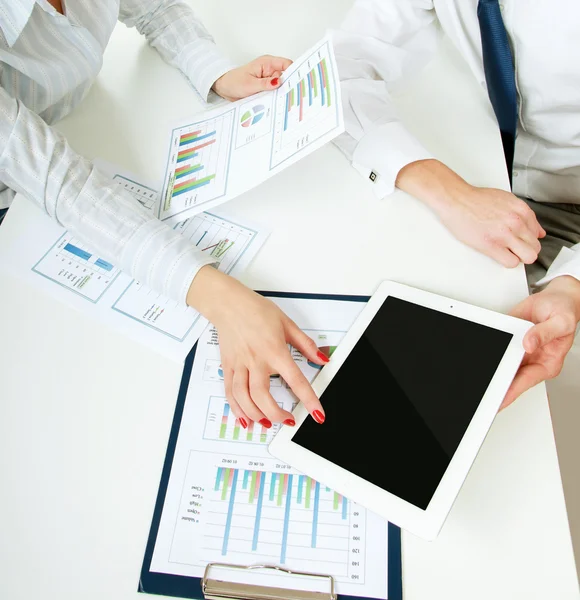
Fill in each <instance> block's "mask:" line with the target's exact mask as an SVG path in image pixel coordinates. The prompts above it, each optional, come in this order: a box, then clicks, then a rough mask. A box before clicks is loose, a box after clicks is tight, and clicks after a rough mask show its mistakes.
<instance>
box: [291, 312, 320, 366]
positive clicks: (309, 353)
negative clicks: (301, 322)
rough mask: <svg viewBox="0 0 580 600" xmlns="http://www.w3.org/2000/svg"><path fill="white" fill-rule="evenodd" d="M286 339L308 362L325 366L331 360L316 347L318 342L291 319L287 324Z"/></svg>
mask: <svg viewBox="0 0 580 600" xmlns="http://www.w3.org/2000/svg"><path fill="white" fill-rule="evenodd" d="M285 330H286V339H287V341H288V342H289V343H290V344H292V346H294V348H296V350H298V351H299V352H300V353H301V354H302V356H304V357H305V358H306V359H307V360H309V361H311V362H314V363H316V364H317V365H325V364H326V363H327V362H328V361H329V358H328V357H327V356H326V355H324V354H323V353H322V352H321V351H320V350H319V349H318V346H317V345H316V342H315V341H314V340H313V339H312V338H311V337H310V336H309V335H307V334H306V333H304V332H303V331H302V329H300V327H298V325H296V323H294V321H292V320H291V319H288V321H287V322H286V323H285Z"/></svg>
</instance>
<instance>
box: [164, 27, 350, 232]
mask: <svg viewBox="0 0 580 600" xmlns="http://www.w3.org/2000/svg"><path fill="white" fill-rule="evenodd" d="M281 79H282V81H283V84H282V86H281V87H280V88H278V89H276V90H273V91H271V92H263V93H261V94H256V95H255V96H252V97H250V98H245V99H243V100H238V101H237V102H233V103H231V104H228V105H226V106H225V107H221V108H219V109H215V110H212V111H209V112H205V113H202V114H200V115H197V117H193V118H192V119H191V120H189V121H188V122H184V123H179V124H177V125H176V127H174V129H173V130H172V132H171V135H170V140H169V150H168V157H167V165H166V170H165V177H164V185H163V191H162V201H161V203H160V205H159V209H158V214H159V218H160V219H162V220H164V221H165V220H168V221H169V222H171V223H175V222H177V221H179V220H181V219H183V218H184V217H185V216H190V215H193V214H196V213H197V212H200V211H202V210H207V209H208V208H211V207H213V206H216V205H217V204H220V203H222V202H225V201H227V200H230V199H232V198H234V197H236V196H238V195H239V194H241V193H243V192H246V191H248V190H249V189H251V188H253V187H255V186H256V185H258V184H260V183H261V182H263V181H265V180H266V179H268V178H269V177H271V176H272V175H274V174H276V173H278V172H279V171H281V170H282V169H285V168H286V167H287V166H289V165H291V164H293V163H294V162H296V161H297V160H299V159H300V158H302V157H304V156H307V155H308V154H310V153H311V152H313V151H314V150H316V149H318V148H320V147H321V146H322V145H324V144H325V143H327V142H329V141H330V140H332V139H333V138H334V137H336V136H337V135H339V134H340V133H342V131H343V130H344V123H343V115H342V105H341V99H340V86H339V79H338V74H337V70H336V61H335V58H334V52H333V49H332V42H331V40H330V38H325V39H323V40H322V41H321V42H319V43H318V44H317V45H316V46H314V47H313V48H312V49H311V50H309V51H308V52H306V53H305V54H304V55H303V56H301V57H300V58H299V59H297V60H296V61H295V62H294V63H293V64H292V66H291V67H290V68H289V69H288V70H287V71H285V72H284V73H283V75H282V78H281Z"/></svg>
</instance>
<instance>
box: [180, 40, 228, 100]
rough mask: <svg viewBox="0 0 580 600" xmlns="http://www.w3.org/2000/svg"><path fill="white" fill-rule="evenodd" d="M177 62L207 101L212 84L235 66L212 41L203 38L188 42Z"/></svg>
mask: <svg viewBox="0 0 580 600" xmlns="http://www.w3.org/2000/svg"><path fill="white" fill-rule="evenodd" d="M179 62H180V65H181V68H182V71H183V72H184V73H185V74H186V75H187V77H188V78H189V80H190V81H191V83H192V84H193V86H194V87H195V89H196V90H197V92H198V93H199V95H200V96H201V98H202V100H203V101H204V102H207V101H208V99H209V97H210V92H211V88H212V86H213V84H214V83H215V82H216V81H217V80H218V79H219V78H220V77H221V76H222V75H225V74H226V73H227V72H228V71H231V70H232V69H235V68H236V67H237V65H235V64H234V63H232V62H231V61H230V60H228V59H227V58H225V57H224V56H223V55H222V54H221V53H220V51H219V50H218V49H217V47H216V45H215V44H214V43H213V42H211V41H210V40H205V39H199V40H196V41H195V42H193V43H191V44H188V45H187V46H186V47H185V48H184V49H183V51H182V53H181V56H180V61H179Z"/></svg>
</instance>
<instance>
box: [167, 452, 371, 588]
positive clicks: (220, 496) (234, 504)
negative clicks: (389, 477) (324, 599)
mask: <svg viewBox="0 0 580 600" xmlns="http://www.w3.org/2000/svg"><path fill="white" fill-rule="evenodd" d="M207 458H208V459H209V456H208V457H207ZM213 458H214V464H213V465H211V464H209V463H207V462H206V460H205V458H204V460H203V461H199V460H196V461H191V460H190V465H189V467H188V473H187V476H186V481H185V484H184V488H183V489H184V492H183V497H182V500H181V509H180V517H181V518H178V520H177V523H176V528H175V532H174V536H173V543H172V548H171V560H172V561H175V562H180V563H185V564H197V563H198V562H199V561H203V562H208V561H220V560H221V561H227V562H232V563H238V564H251V563H252V562H258V563H259V562H272V563H275V564H280V565H283V566H286V567H288V568H294V569H297V570H305V571H308V572H321V573H329V574H331V575H333V576H334V577H335V578H337V579H338V580H343V581H350V582H352V581H353V580H356V581H357V583H364V575H365V573H364V563H365V557H364V548H365V539H366V512H365V510H364V509H363V508H361V507H359V506H358V505H356V504H353V503H351V502H350V501H349V500H348V499H347V498H345V497H343V496H341V495H340V494H337V493H336V492H334V491H333V490H331V489H329V488H328V487H326V486H324V485H323V484H321V483H320V482H318V481H315V480H313V479H311V478H310V477H308V476H306V475H302V474H300V473H296V472H294V471H293V470H291V469H290V468H289V467H288V466H287V465H277V466H276V467H275V468H274V470H271V469H268V468H252V467H251V466H248V467H247V468H246V467H243V468H240V467H238V466H236V465H230V464H228V463H230V462H236V461H235V460H234V461H232V460H231V459H228V458H222V459H221V461H223V464H222V465H221V466H215V465H216V463H218V464H219V462H221V461H220V459H219V457H218V456H216V455H213ZM249 462H250V463H252V461H249ZM255 462H256V464H260V465H261V464H265V466H266V467H270V466H273V465H272V464H270V461H268V460H266V462H265V463H264V461H255ZM192 507H194V508H193V510H194V511H195V512H194V513H192V512H191V511H192ZM192 514H193V515H194V516H193V517H192V516H191V515H192ZM184 517H185V518H184ZM189 519H193V521H192V520H189ZM192 526H195V527H196V528H198V529H197V533H196V536H198V541H199V535H200V532H202V539H203V541H202V543H201V544H199V543H198V545H197V546H196V547H193V546H192V544H191V543H188V541H187V540H188V538H189V539H191V533H192V532H191V529H190V528H191V527H192ZM200 530H201V531H200Z"/></svg>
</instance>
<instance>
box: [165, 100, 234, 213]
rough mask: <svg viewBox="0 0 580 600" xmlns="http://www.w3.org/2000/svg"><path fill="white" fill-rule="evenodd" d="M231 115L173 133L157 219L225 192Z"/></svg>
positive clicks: (225, 114)
mask: <svg viewBox="0 0 580 600" xmlns="http://www.w3.org/2000/svg"><path fill="white" fill-rule="evenodd" d="M234 113H235V111H229V112H227V113H224V114H222V115H219V116H217V117H215V118H211V119H207V120H205V121H199V122H197V123H193V124H191V125H187V126H185V127H180V128H177V129H174V130H173V132H172V138H171V151H170V156H169V160H168V165H167V173H166V177H165V186H164V189H163V194H162V197H163V202H162V206H161V207H160V218H161V219H164V218H169V217H171V216H174V215H177V214H180V213H181V212H183V211H185V210H187V209H189V208H191V207H193V206H198V205H201V204H203V203H205V202H209V201H211V200H215V199H216V198H219V197H221V196H223V195H224V194H225V193H226V189H227V180H228V169H229V161H230V153H231V145H232V135H233V124H234V123H233V118H234Z"/></svg>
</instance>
